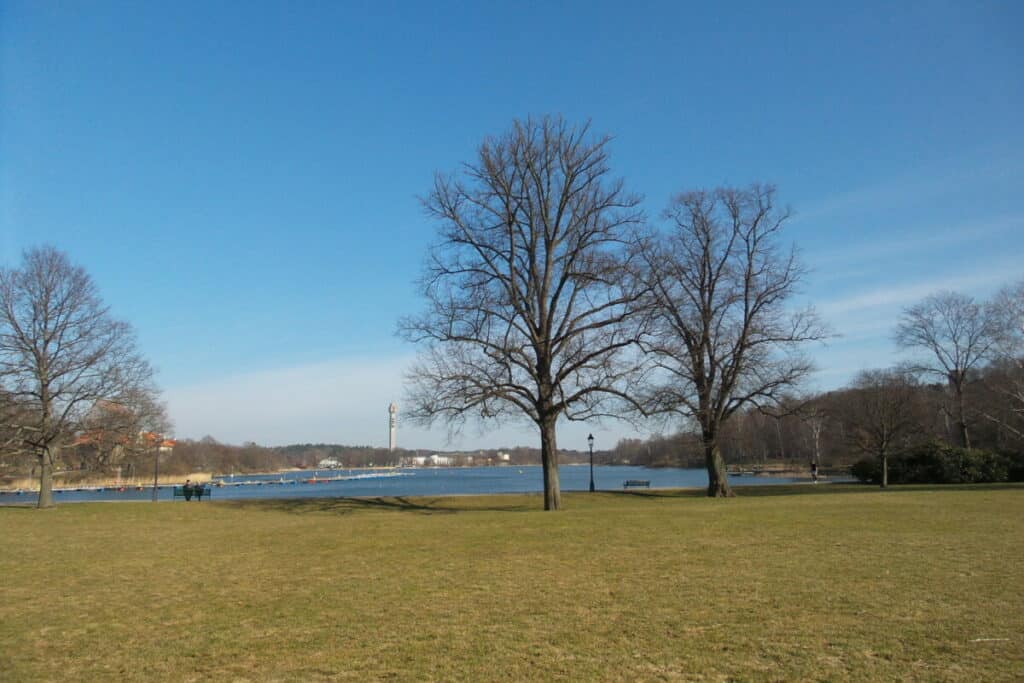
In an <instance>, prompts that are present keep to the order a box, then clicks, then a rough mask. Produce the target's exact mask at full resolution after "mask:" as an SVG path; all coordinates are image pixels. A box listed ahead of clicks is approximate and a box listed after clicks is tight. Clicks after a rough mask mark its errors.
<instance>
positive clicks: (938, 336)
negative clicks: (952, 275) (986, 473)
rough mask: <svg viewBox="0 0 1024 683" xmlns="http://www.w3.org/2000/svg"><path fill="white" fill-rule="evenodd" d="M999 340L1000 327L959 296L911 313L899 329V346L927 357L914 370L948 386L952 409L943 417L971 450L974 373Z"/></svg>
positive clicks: (933, 299)
mask: <svg viewBox="0 0 1024 683" xmlns="http://www.w3.org/2000/svg"><path fill="white" fill-rule="evenodd" d="M998 340H999V325H998V321H997V320H996V319H995V318H994V317H993V316H992V315H991V314H990V311H989V309H987V308H986V307H985V306H983V305H981V304H978V303H976V302H975V301H974V299H972V298H971V297H969V296H966V295H964V294H959V293H957V292H939V293H937V294H933V295H931V296H929V297H927V298H926V299H925V300H924V301H922V302H921V303H918V304H915V305H914V306H911V307H909V308H907V309H906V310H904V311H903V315H902V317H901V319H900V322H899V324H898V325H897V327H896V343H897V344H899V345H900V346H901V347H903V348H904V349H911V350H919V351H924V352H925V356H924V357H923V358H922V359H921V360H920V361H918V362H916V363H914V364H913V365H912V367H913V369H914V370H915V371H917V372H921V373H923V374H926V375H932V376H935V377H938V378H940V379H941V380H942V381H943V382H946V383H947V385H948V386H949V389H950V392H951V394H952V396H951V405H947V406H946V407H945V411H946V414H947V416H948V417H950V418H952V419H953V420H954V421H955V426H956V438H957V440H958V441H959V443H960V445H961V446H963V447H964V448H970V447H971V440H970V435H969V434H968V426H969V423H970V420H969V416H968V413H967V399H966V393H967V387H968V384H969V381H970V376H971V372H972V371H973V370H976V369H978V367H979V366H980V364H981V363H982V362H983V361H985V360H987V359H988V358H989V357H990V356H991V354H992V351H993V349H994V347H995V344H996V343H997V341H998Z"/></svg>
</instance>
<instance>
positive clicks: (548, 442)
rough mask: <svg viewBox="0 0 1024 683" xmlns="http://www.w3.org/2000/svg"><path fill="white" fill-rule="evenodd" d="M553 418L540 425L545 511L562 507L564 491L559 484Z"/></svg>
mask: <svg viewBox="0 0 1024 683" xmlns="http://www.w3.org/2000/svg"><path fill="white" fill-rule="evenodd" d="M555 422H556V420H555V419H553V418H549V419H547V420H544V421H542V422H541V424H540V462H541V465H542V467H543V470H544V509H545V510H559V509H561V507H562V491H561V487H560V485H559V483H558V446H557V441H556V437H555Z"/></svg>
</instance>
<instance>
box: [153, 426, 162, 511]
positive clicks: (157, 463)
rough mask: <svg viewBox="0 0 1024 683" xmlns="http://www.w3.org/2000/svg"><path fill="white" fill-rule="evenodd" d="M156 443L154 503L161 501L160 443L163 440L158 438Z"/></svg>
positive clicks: (154, 455)
mask: <svg viewBox="0 0 1024 683" xmlns="http://www.w3.org/2000/svg"><path fill="white" fill-rule="evenodd" d="M154 441H155V442H156V451H155V452H154V454H153V502H154V503H155V502H157V500H159V496H160V494H159V491H158V489H159V486H160V443H161V439H160V437H159V436H158V437H157V438H155V439H154Z"/></svg>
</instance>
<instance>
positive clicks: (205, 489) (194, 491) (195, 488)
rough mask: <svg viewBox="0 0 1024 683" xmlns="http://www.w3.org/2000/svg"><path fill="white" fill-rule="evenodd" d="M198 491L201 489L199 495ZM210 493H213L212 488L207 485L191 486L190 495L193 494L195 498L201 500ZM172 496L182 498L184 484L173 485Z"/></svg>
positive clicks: (183, 495)
mask: <svg viewBox="0 0 1024 683" xmlns="http://www.w3.org/2000/svg"><path fill="white" fill-rule="evenodd" d="M198 491H202V495H201V496H200V495H198ZM211 493H213V489H211V488H210V487H209V486H202V487H200V486H193V487H192V495H193V496H195V497H196V499H197V500H202V499H203V498H206V497H207V496H209V495H210V494H211ZM174 497H175V498H184V497H185V487H184V486H175V487H174Z"/></svg>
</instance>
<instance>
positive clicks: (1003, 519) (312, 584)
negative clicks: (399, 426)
mask: <svg viewBox="0 0 1024 683" xmlns="http://www.w3.org/2000/svg"><path fill="white" fill-rule="evenodd" d="M565 505H566V508H567V509H566V510H564V511H562V512H560V513H554V514H552V513H544V512H541V511H540V510H539V508H540V506H541V503H540V499H539V498H537V497H533V496H496V497H486V498H484V497H481V498H476V497H473V498H470V497H457V498H437V499H382V500H336V499H329V500H327V499H324V500H295V501H282V500H268V501H260V502H229V501H222V502H217V501H213V502H209V503H205V502H204V503H201V504H196V503H191V504H186V503H184V502H177V503H161V504H158V505H154V504H152V503H110V504H97V503H94V504H65V505H63V506H60V507H58V508H57V509H55V510H49V511H37V510H35V509H31V508H12V507H8V508H0V539H2V555H0V680H4V681H21V680H31V681H35V680H55V681H56V680H60V681H78V680H124V679H128V680H146V681H149V680H164V679H166V680H172V679H173V680H176V681H200V680H220V681H247V680H252V681H264V680H282V681H291V680H294V681H317V680H353V681H356V680H358V681H364V680H399V681H421V680H437V681H447V680H464V681H517V680H543V681H551V680H583V681H590V680H616V681H617V680H652V681H658V680H708V681H718V680H784V681H789V680H822V681H826V680H827V681H836V680H921V681H944V680H950V681H958V680H964V681H968V680H969V681H981V680H984V681H995V680H1022V679H1024V597H1022V588H1024V488H1013V487H993V488H983V487H982V488H975V489H953V488H948V489H927V488H925V489H916V490H914V489H906V490H904V489H897V490H894V491H890V492H887V493H881V492H878V491H877V490H871V489H861V488H856V487H841V486H822V487H810V486H801V487H761V488H760V489H759V490H749V489H748V490H747V491H741V497H738V498H736V499H733V500H708V499H705V498H702V497H699V496H695V495H693V494H692V493H687V492H679V493H666V492H651V493H649V494H646V493H637V494H621V493H597V494H590V495H588V494H585V493H581V494H569V495H566V496H565Z"/></svg>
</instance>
